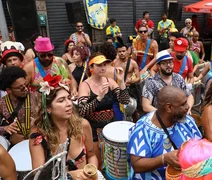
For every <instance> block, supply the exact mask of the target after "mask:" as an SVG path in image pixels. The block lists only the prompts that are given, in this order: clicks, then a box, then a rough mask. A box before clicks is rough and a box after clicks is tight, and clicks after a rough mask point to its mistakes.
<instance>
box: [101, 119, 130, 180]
mask: <svg viewBox="0 0 212 180" xmlns="http://www.w3.org/2000/svg"><path fill="white" fill-rule="evenodd" d="M133 125H134V123H132V122H128V121H116V122H112V123H109V124H108V125H106V126H105V127H104V128H103V136H104V142H105V143H104V164H105V166H106V177H107V179H108V180H115V179H118V180H125V179H126V180H127V179H128V174H129V166H128V162H127V152H126V148H127V143H128V140H129V137H128V136H129V133H128V131H129V129H130V128H131V127H132V126H133Z"/></svg>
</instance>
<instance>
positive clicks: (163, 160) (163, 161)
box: [161, 154, 165, 165]
mask: <svg viewBox="0 0 212 180" xmlns="http://www.w3.org/2000/svg"><path fill="white" fill-rule="evenodd" d="M161 157H162V164H163V165H165V162H164V154H162V156H161Z"/></svg>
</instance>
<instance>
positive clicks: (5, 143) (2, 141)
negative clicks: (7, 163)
mask: <svg viewBox="0 0 212 180" xmlns="http://www.w3.org/2000/svg"><path fill="white" fill-rule="evenodd" d="M0 144H1V145H2V146H3V147H4V149H6V150H8V149H9V147H10V142H9V141H8V140H7V139H6V138H5V137H4V136H0Z"/></svg>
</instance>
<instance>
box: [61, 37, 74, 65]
mask: <svg viewBox="0 0 212 180" xmlns="http://www.w3.org/2000/svg"><path fill="white" fill-rule="evenodd" d="M64 44H65V54H63V56H62V58H63V59H64V60H65V61H66V62H67V64H68V65H69V64H71V63H72V62H73V59H72V57H71V50H72V48H73V47H74V46H75V43H74V41H72V40H69V39H68V40H67V41H66V42H65V43H64Z"/></svg>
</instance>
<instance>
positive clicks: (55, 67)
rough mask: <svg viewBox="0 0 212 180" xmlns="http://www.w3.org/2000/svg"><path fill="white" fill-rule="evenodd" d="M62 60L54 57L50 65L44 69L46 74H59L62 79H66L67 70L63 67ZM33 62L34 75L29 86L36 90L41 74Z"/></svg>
mask: <svg viewBox="0 0 212 180" xmlns="http://www.w3.org/2000/svg"><path fill="white" fill-rule="evenodd" d="M62 61H63V60H62V59H61V58H59V57H54V60H53V62H52V65H51V67H50V68H48V69H44V71H45V73H46V74H51V75H61V76H62V77H63V79H68V71H67V69H66V67H65V65H64V64H63V62H62ZM33 63H34V76H33V77H32V83H31V88H32V90H33V89H34V90H37V88H38V86H39V83H40V82H43V77H42V76H41V74H40V72H39V69H38V67H37V66H36V64H35V62H34V61H33Z"/></svg>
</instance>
